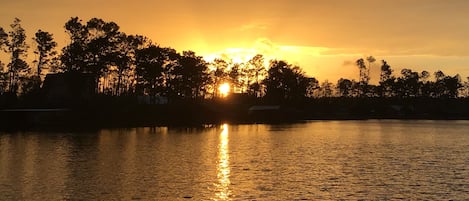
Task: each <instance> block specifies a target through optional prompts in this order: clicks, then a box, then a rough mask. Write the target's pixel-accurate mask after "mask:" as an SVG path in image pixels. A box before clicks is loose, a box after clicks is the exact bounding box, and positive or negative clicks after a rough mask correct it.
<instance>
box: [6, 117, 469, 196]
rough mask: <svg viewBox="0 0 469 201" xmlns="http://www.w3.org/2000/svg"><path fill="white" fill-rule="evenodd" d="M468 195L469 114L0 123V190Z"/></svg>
mask: <svg viewBox="0 0 469 201" xmlns="http://www.w3.org/2000/svg"><path fill="white" fill-rule="evenodd" d="M358 199H364V200H398V199H403V200H416V199H425V200H468V199H469V121H378V120H373V121H313V122H308V123H301V124H286V125H218V126H211V127H206V128H166V127H161V128H132V129H110V130H101V131H97V132H62V133H58V132H53V133H47V132H21V133H5V132H4V133H0V200H358Z"/></svg>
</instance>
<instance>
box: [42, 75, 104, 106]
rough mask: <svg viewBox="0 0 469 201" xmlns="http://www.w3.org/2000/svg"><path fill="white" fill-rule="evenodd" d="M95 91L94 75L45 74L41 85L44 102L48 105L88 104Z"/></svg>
mask: <svg viewBox="0 0 469 201" xmlns="http://www.w3.org/2000/svg"><path fill="white" fill-rule="evenodd" d="M96 89H97V81H96V76H95V75H92V74H88V73H77V72H65V73H54V74H47V75H46V77H45V79H44V83H43V85H42V93H43V97H44V101H45V103H46V104H49V105H70V104H76V103H84V102H89V101H91V99H93V98H94V97H95V95H96Z"/></svg>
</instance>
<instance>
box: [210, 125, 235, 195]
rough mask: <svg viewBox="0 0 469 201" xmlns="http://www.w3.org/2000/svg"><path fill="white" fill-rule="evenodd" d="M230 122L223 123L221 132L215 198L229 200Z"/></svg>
mask: <svg viewBox="0 0 469 201" xmlns="http://www.w3.org/2000/svg"><path fill="white" fill-rule="evenodd" d="M228 142H229V138H228V124H223V125H222V131H221V133H220V144H219V145H218V166H217V178H218V184H216V187H217V191H218V192H217V193H216V196H217V197H216V198H215V199H214V200H229V198H230V195H231V191H230V190H229V185H230V156H229V153H228Z"/></svg>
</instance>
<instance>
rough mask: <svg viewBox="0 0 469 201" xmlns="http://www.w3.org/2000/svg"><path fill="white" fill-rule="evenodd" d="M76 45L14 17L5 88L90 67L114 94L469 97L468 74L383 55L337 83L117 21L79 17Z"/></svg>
mask: <svg viewBox="0 0 469 201" xmlns="http://www.w3.org/2000/svg"><path fill="white" fill-rule="evenodd" d="M64 28H65V31H66V33H67V34H68V36H69V38H70V43H69V44H67V45H66V46H65V47H63V48H62V49H61V51H60V52H59V51H57V43H56V42H55V41H54V38H53V35H52V34H51V33H49V32H46V31H42V30H38V31H37V32H36V33H35V34H34V37H33V45H31V46H30V45H28V43H27V37H26V31H25V30H24V29H23V28H22V26H21V20H20V19H18V18H16V19H14V21H13V23H12V24H11V25H10V30H9V31H8V32H7V31H6V30H5V29H3V28H2V27H0V49H1V50H2V51H4V52H5V53H6V54H7V55H9V57H10V59H9V61H5V63H3V62H2V61H0V70H1V71H0V94H15V95H19V96H23V95H27V94H31V93H34V92H37V91H38V90H40V88H41V85H42V82H43V81H44V78H45V76H46V74H47V73H85V74H89V75H91V76H93V77H95V78H96V86H95V91H96V92H97V93H100V94H104V95H110V96H130V95H150V96H165V97H168V98H170V99H210V98H213V97H217V96H219V94H218V93H219V92H218V90H217V88H218V86H219V85H220V84H222V83H225V82H226V83H230V85H231V86H232V89H233V91H235V92H237V93H242V94H247V95H249V96H252V97H257V98H260V97H263V98H266V99H281V100H295V99H303V98H320V97H360V98H363V97H385V98H390V97H402V98H414V97H430V98H458V97H467V96H469V78H468V79H467V81H464V82H463V81H462V80H461V78H460V76H459V75H454V76H451V75H446V74H445V73H443V72H442V71H437V72H434V73H433V78H432V74H431V73H430V72H428V71H422V72H415V71H413V70H411V69H402V70H401V72H400V75H397V76H396V75H395V74H394V72H393V69H392V68H391V66H390V65H389V64H388V63H387V62H386V61H384V60H382V61H381V64H379V65H377V64H376V59H375V58H374V57H373V56H369V57H366V58H359V59H357V61H356V63H355V64H356V66H357V68H358V70H359V79H358V81H356V80H350V79H345V78H341V79H339V80H338V81H337V83H336V84H334V83H332V82H329V81H328V80H326V81H324V82H322V83H319V81H318V80H317V79H315V78H314V77H309V76H307V75H306V73H305V72H304V71H303V70H302V68H301V67H299V66H295V65H292V64H289V63H288V62H287V61H283V60H270V61H267V62H266V59H265V57H264V56H263V55H260V54H259V55H255V56H254V57H253V58H251V59H250V60H249V61H247V62H242V63H236V62H233V61H231V60H230V59H222V58H217V59H215V60H214V61H213V62H207V61H205V60H204V59H203V58H202V57H201V56H198V55H197V54H196V53H195V52H193V51H183V52H178V51H176V50H175V49H173V48H170V47H161V46H160V45H158V44H156V43H154V42H153V41H151V40H150V39H149V38H147V37H145V36H142V35H129V34H126V33H124V32H122V31H121V30H120V27H119V26H118V25H117V24H116V23H115V22H108V21H104V20H103V19H99V18H92V19H90V20H89V21H87V22H83V21H82V20H81V19H80V18H78V17H73V18H71V19H70V20H68V21H67V22H66V23H65V25H64ZM29 48H33V49H34V51H33V52H34V54H35V58H37V59H36V60H34V62H33V64H32V65H29V64H28V63H27V62H26V60H27V52H28V49H29ZM378 67H379V68H380V81H379V84H377V85H373V84H370V83H369V81H370V69H371V68H378Z"/></svg>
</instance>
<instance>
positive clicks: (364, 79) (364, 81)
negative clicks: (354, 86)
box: [355, 58, 370, 96]
mask: <svg viewBox="0 0 469 201" xmlns="http://www.w3.org/2000/svg"><path fill="white" fill-rule="evenodd" d="M355 63H356V65H357V66H358V69H359V71H360V79H359V81H360V82H359V92H360V96H365V94H366V88H367V86H368V81H369V80H370V77H369V75H368V70H367V68H366V65H365V60H364V59H363V58H360V59H358V60H357V61H356V62H355Z"/></svg>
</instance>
